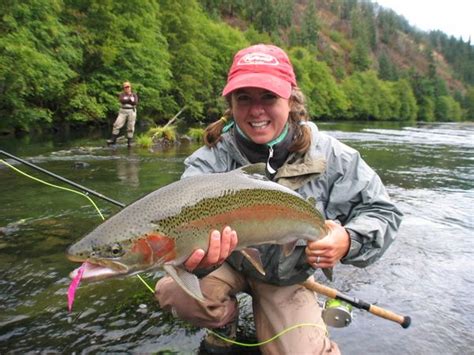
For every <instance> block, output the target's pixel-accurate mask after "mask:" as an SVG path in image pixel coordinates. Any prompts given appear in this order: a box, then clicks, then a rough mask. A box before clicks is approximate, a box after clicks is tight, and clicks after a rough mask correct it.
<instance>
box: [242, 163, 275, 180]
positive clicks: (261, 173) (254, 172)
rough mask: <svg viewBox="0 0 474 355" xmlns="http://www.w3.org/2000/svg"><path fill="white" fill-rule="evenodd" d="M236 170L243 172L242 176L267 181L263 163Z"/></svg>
mask: <svg viewBox="0 0 474 355" xmlns="http://www.w3.org/2000/svg"><path fill="white" fill-rule="evenodd" d="M238 170H239V171H241V172H243V173H244V174H247V175H251V176H252V177H255V178H259V179H262V180H268V177H267V169H266V165H265V163H255V164H249V165H244V166H242V167H240V168H239V169H238Z"/></svg>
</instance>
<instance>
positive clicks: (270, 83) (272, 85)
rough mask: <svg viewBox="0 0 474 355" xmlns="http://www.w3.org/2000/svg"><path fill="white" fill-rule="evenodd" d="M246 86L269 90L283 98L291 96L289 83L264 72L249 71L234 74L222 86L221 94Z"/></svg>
mask: <svg viewBox="0 0 474 355" xmlns="http://www.w3.org/2000/svg"><path fill="white" fill-rule="evenodd" d="M247 87H251V88H260V89H265V90H269V91H271V92H274V93H275V94H277V95H278V96H280V97H282V98H284V99H289V98H290V96H291V83H289V82H288V81H286V80H283V79H280V78H277V77H276V76H273V75H270V74H264V73H258V74H257V73H249V74H240V75H238V76H236V77H235V78H233V79H231V80H230V81H229V82H228V83H227V85H226V86H225V87H224V90H223V91H222V96H226V95H228V94H230V93H231V92H232V91H234V90H237V89H242V88H247Z"/></svg>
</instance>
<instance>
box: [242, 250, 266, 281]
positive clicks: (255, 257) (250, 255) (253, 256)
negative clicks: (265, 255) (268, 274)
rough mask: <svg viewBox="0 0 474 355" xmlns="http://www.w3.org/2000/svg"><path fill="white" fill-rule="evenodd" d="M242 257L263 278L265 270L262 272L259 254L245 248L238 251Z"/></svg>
mask: <svg viewBox="0 0 474 355" xmlns="http://www.w3.org/2000/svg"><path fill="white" fill-rule="evenodd" d="M240 252H241V253H242V255H243V256H244V257H245V258H246V259H247V260H248V261H249V262H250V264H252V265H253V267H254V268H255V269H257V271H258V272H259V273H261V274H262V275H263V276H265V270H263V265H262V259H261V258H260V252H259V251H258V250H257V249H254V248H245V249H242V250H241V251H240Z"/></svg>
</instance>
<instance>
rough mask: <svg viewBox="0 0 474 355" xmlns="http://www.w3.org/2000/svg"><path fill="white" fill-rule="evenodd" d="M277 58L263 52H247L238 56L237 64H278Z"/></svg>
mask: <svg viewBox="0 0 474 355" xmlns="http://www.w3.org/2000/svg"><path fill="white" fill-rule="evenodd" d="M278 64H280V63H279V62H278V59H276V58H275V57H274V56H272V55H270V54H265V53H248V54H246V55H244V56H243V57H242V58H240V60H239V62H238V63H237V65H278Z"/></svg>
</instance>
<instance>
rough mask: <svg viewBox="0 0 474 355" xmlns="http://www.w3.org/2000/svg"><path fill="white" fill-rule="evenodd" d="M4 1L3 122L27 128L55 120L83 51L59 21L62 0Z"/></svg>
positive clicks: (0, 42) (1, 42) (1, 40)
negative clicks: (54, 117) (7, 2)
mask: <svg viewBox="0 0 474 355" xmlns="http://www.w3.org/2000/svg"><path fill="white" fill-rule="evenodd" d="M6 5H7V4H3V5H2V10H1V15H2V25H1V27H0V31H1V32H0V33H1V36H0V48H1V52H0V62H1V63H2V65H1V66H0V88H1V91H0V93H1V100H0V113H1V115H2V121H3V123H2V124H3V125H5V126H10V127H17V128H23V129H27V128H28V127H30V126H32V125H37V124H38V123H41V122H51V121H52V119H53V115H54V112H55V111H56V110H57V109H58V105H59V104H60V102H61V98H62V97H61V95H62V94H63V93H64V89H65V87H66V85H67V82H68V81H69V80H72V79H73V78H75V77H76V73H75V72H74V71H73V70H72V69H71V67H73V66H74V65H76V64H77V63H78V62H79V60H80V59H79V58H80V56H81V52H80V50H79V49H77V48H76V47H75V44H76V40H75V38H74V37H72V36H70V34H69V33H68V29H67V27H65V26H63V25H62V24H61V22H60V21H59V17H60V14H61V11H62V9H63V8H62V2H61V1H47V0H30V1H22V2H10V3H9V4H8V6H6Z"/></svg>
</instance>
